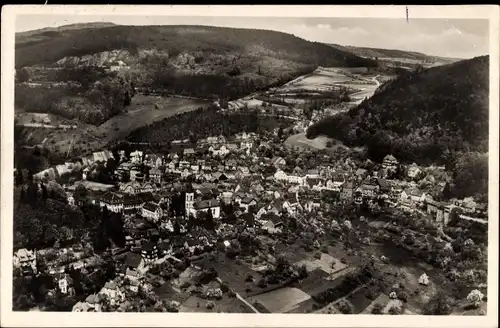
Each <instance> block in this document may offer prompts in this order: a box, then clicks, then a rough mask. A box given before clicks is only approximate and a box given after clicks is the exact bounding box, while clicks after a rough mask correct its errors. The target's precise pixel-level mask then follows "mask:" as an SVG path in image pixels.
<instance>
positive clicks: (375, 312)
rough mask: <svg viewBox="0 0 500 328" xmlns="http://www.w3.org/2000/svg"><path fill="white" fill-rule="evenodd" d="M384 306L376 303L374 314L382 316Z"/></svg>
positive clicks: (373, 309)
mask: <svg viewBox="0 0 500 328" xmlns="http://www.w3.org/2000/svg"><path fill="white" fill-rule="evenodd" d="M383 309H384V306H383V305H382V304H380V303H375V304H374V305H373V308H372V314H382V310H383Z"/></svg>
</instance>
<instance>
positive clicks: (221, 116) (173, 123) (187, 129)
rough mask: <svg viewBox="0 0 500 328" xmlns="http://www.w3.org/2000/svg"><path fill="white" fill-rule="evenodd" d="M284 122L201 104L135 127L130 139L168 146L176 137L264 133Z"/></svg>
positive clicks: (249, 111) (248, 112) (196, 137)
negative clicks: (197, 107)
mask: <svg viewBox="0 0 500 328" xmlns="http://www.w3.org/2000/svg"><path fill="white" fill-rule="evenodd" d="M285 124H286V121H285V120H284V119H283V120H282V119H280V118H278V117H276V118H274V117H268V116H259V115H258V114H257V112H255V111H251V110H243V111H241V112H239V113H231V114H225V113H221V112H219V111H218V109H217V108H216V107H209V108H203V107H201V108H199V109H197V110H195V111H191V112H185V113H182V114H178V115H175V116H172V117H169V118H166V119H164V120H161V121H157V122H154V123H153V124H150V125H149V126H145V127H142V128H140V129H138V130H135V131H133V132H132V133H131V134H130V135H129V136H128V137H127V141H130V142H148V143H151V144H158V145H169V144H170V142H171V141H173V140H182V139H186V138H189V139H190V141H191V142H192V143H195V142H196V141H197V140H199V139H204V138H207V137H209V136H216V135H221V134H222V135H224V136H226V137H227V136H231V135H234V134H236V133H239V132H242V131H246V132H248V133H249V132H255V133H262V132H264V131H270V130H272V129H274V128H276V127H279V126H283V125H285Z"/></svg>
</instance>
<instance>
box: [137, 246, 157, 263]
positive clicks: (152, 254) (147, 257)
mask: <svg viewBox="0 0 500 328" xmlns="http://www.w3.org/2000/svg"><path fill="white" fill-rule="evenodd" d="M141 257H142V259H143V260H144V263H146V264H149V263H152V262H154V261H156V260H158V257H159V251H158V246H157V245H156V244H155V243H153V242H149V243H146V244H144V245H143V246H142V248H141Z"/></svg>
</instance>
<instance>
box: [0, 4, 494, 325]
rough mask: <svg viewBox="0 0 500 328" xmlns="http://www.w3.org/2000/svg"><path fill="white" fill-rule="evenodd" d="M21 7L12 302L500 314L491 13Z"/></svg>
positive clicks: (80, 308) (63, 307) (177, 309)
mask: <svg viewBox="0 0 500 328" xmlns="http://www.w3.org/2000/svg"><path fill="white" fill-rule="evenodd" d="M170 7H173V6H169V9H168V10H173V8H170ZM200 8H201V7H200ZM23 10H24V9H23ZM26 10H28V9H26ZM193 10H194V8H193ZM194 11H195V10H194ZM117 12H118V11H117ZM401 13H403V12H401ZM23 15H24V12H23ZM23 15H17V16H18V17H16V20H15V21H16V24H15V25H16V28H15V29H14V28H13V30H16V33H15V63H14V66H15V67H14V68H15V75H14V77H13V79H14V111H15V115H14V116H15V117H14V129H13V132H14V134H13V136H14V138H13V142H10V141H9V143H8V144H7V145H8V151H11V150H12V149H13V155H14V158H13V163H14V166H13V169H14V170H13V171H14V172H13V181H14V188H13V189H14V190H13V198H12V199H11V200H9V201H12V204H13V206H12V209H13V221H12V223H13V229H12V230H13V231H12V233H13V234H12V254H13V263H12V265H13V280H12V288H13V291H12V308H11V309H10V310H13V311H26V312H83V313H89V312H101V313H109V312H165V313H189V312H191V313H248V314H259V313H261V314H262V313H282V314H292V313H295V314H305V313H311V314H351V315H353V316H352V318H354V319H355V318H356V315H358V314H363V315H365V314H367V315H372V314H373V315H447V316H449V315H451V316H457V315H462V316H484V317H485V316H487V315H488V316H491V315H494V314H495V313H491V307H492V304H491V302H489V300H488V298H489V297H492V296H491V294H490V295H488V288H490V289H491V287H492V286H491V283H490V286H488V274H491V271H488V255H489V256H490V258H491V255H492V254H489V249H488V244H489V243H492V242H495V241H496V240H495V239H494V238H493V239H492V238H491V237H489V236H488V229H489V228H492V226H491V225H490V224H491V223H492V222H493V221H494V220H495V219H496V218H495V217H494V216H495V213H494V211H493V210H495V208H492V206H491V205H492V204H491V202H493V199H488V198H489V195H493V194H490V193H489V191H490V189H491V184H490V183H489V182H490V181H491V178H492V173H491V172H492V170H490V165H491V163H492V161H491V160H490V159H489V150H490V149H491V147H492V145H493V147H494V144H492V143H491V142H492V139H491V138H490V133H492V131H491V128H490V126H491V125H490V124H489V119H490V117H491V116H490V111H489V106H490V105H489V104H490V103H489V101H488V95H489V92H490V85H489V83H490V82H489V81H490V68H491V67H492V64H491V61H490V58H489V55H488V53H489V51H490V50H489V49H490V47H489V46H488V42H487V41H488V40H489V38H488V37H485V36H487V35H488V33H489V29H491V27H490V24H489V23H488V20H483V23H484V24H483V23H481V20H464V21H466V22H464V21H462V20H458V19H456V20H453V25H450V24H452V23H451V20H448V19H442V22H441V23H440V24H437V23H436V22H438V19H437V18H436V19H433V20H425V19H411V24H408V23H409V19H408V18H407V20H404V19H399V20H396V19H394V20H393V19H385V18H377V19H378V21H376V20H375V18H373V19H368V18H362V19H354V18H341V17H331V18H320V17H302V18H300V17H296V18H293V19H292V18H291V17H290V18H288V17H287V18H285V17H281V18H280V17H272V19H269V18H270V17H252V19H248V20H246V19H244V18H243V17H229V16H228V17H208V16H207V17H205V18H210V20H207V19H202V18H201V16H200V17H194V16H193V17H190V18H189V17H187V16H186V17H180V16H179V17H174V16H171V17H170V16H169V17H168V19H166V18H165V17H161V15H158V14H155V16H156V17H155V19H154V20H152V19H151V18H148V17H149V16H144V17H142V16H139V15H137V17H133V15H130V16H127V20H123V19H122V18H119V17H121V16H119V15H118V14H116V15H114V16H113V15H108V16H102V17H101V18H100V21H96V22H89V21H88V19H90V18H89V17H90V16H88V15H87V16H88V17H87V16H85V15H78V20H74V18H75V17H72V16H75V15H76V14H74V13H70V14H69V16H68V17H66V18H64V19H63V17H64V16H58V17H59V18H57V19H56V18H54V20H55V21H54V22H53V24H52V25H50V26H49V25H47V26H45V25H44V24H46V17H41V18H43V19H40V22H41V23H39V22H38V21H37V20H36V19H33V17H35V16H28V15H25V16H23ZM52 16H54V15H52ZM70 16H71V17H70ZM84 16H85V17H84ZM202 16H203V15H202ZM299 16H300V13H299ZM23 17H24V18H23ZM47 17H49V16H47ZM92 17H93V16H92ZM95 17H97V16H95ZM124 17H125V16H124ZM407 17H408V10H407ZM488 17H490V16H488ZM173 18H175V19H173ZM96 19H97V18H96ZM212 19H213V20H212ZM57 20H59V22H57ZM129 20H130V21H129ZM12 21H14V20H12ZM77 21H78V22H80V23H78V22H77ZM71 22H73V23H75V24H71ZM215 22H217V25H218V26H212V25H213V24H215ZM35 23H36V24H35ZM23 24H24V28H22V29H18V27H22V26H23ZM47 24H48V23H47ZM63 24H70V25H63ZM148 24H149V25H148ZM176 24H179V25H176ZM207 24H208V25H207ZM210 24H212V25H210ZM468 24H471V26H469V25H468ZM222 26H226V27H222ZM280 26H281V27H280ZM450 26H451V27H453V28H451V27H450ZM36 27H38V29H34V30H33V28H36ZM301 31H306V32H301ZM307 31H309V32H307ZM443 31H444V33H443ZM448 31H449V32H450V33H448ZM460 31H463V33H462V32H460ZM352 32H354V33H355V34H352ZM321 35H322V36H323V38H321V37H320V36H321ZM455 37H459V38H460V39H453V38H455ZM419 40H420V41H419ZM481 43H484V44H481ZM428 44H430V46H429V45H428ZM440 47H441V48H440ZM434 48H436V49H434ZM452 48H453V49H452ZM397 49H399V50H397ZM420 51H422V52H420ZM493 132H494V131H493ZM493 139H494V138H493ZM493 141H495V140H493ZM11 147H12V148H11ZM493 169H494V168H493ZM4 171H5V170H4ZM8 171H9V173H8V175H10V174H12V171H11V169H10V168H8ZM6 172H7V171H6ZM2 182H3V180H2ZM492 197H493V196H492ZM7 209H10V207H9V208H7ZM490 217H491V218H490ZM490 220H491V221H490ZM495 223H496V221H495ZM9 233H10V232H9ZM9 252H10V251H9ZM488 307H489V308H490V310H489V311H488V313H486V310H487V308H488ZM27 317H28V316H26V318H27ZM310 317H311V318H314V317H315V316H310ZM326 317H328V316H326ZM55 318H56V320H57V317H55ZM332 318H333V317H332ZM484 319H487V318H484ZM24 320H25V321H26V320H28V319H24ZM258 320H260V319H258ZM324 323H326V321H324ZM328 324H330V323H328ZM24 325H26V324H25V323H24Z"/></svg>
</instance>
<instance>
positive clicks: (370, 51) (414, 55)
mask: <svg viewBox="0 0 500 328" xmlns="http://www.w3.org/2000/svg"><path fill="white" fill-rule="evenodd" d="M330 46H332V47H334V48H336V49H339V50H343V51H349V52H351V53H353V54H355V55H357V56H360V57H365V58H378V59H382V58H384V59H403V60H404V59H406V60H414V61H427V62H443V63H447V64H450V63H453V62H455V61H459V60H460V59H458V58H445V57H438V56H432V55H427V54H424V53H421V52H416V51H406V50H398V49H382V48H369V47H356V46H341V45H338V44H330Z"/></svg>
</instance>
